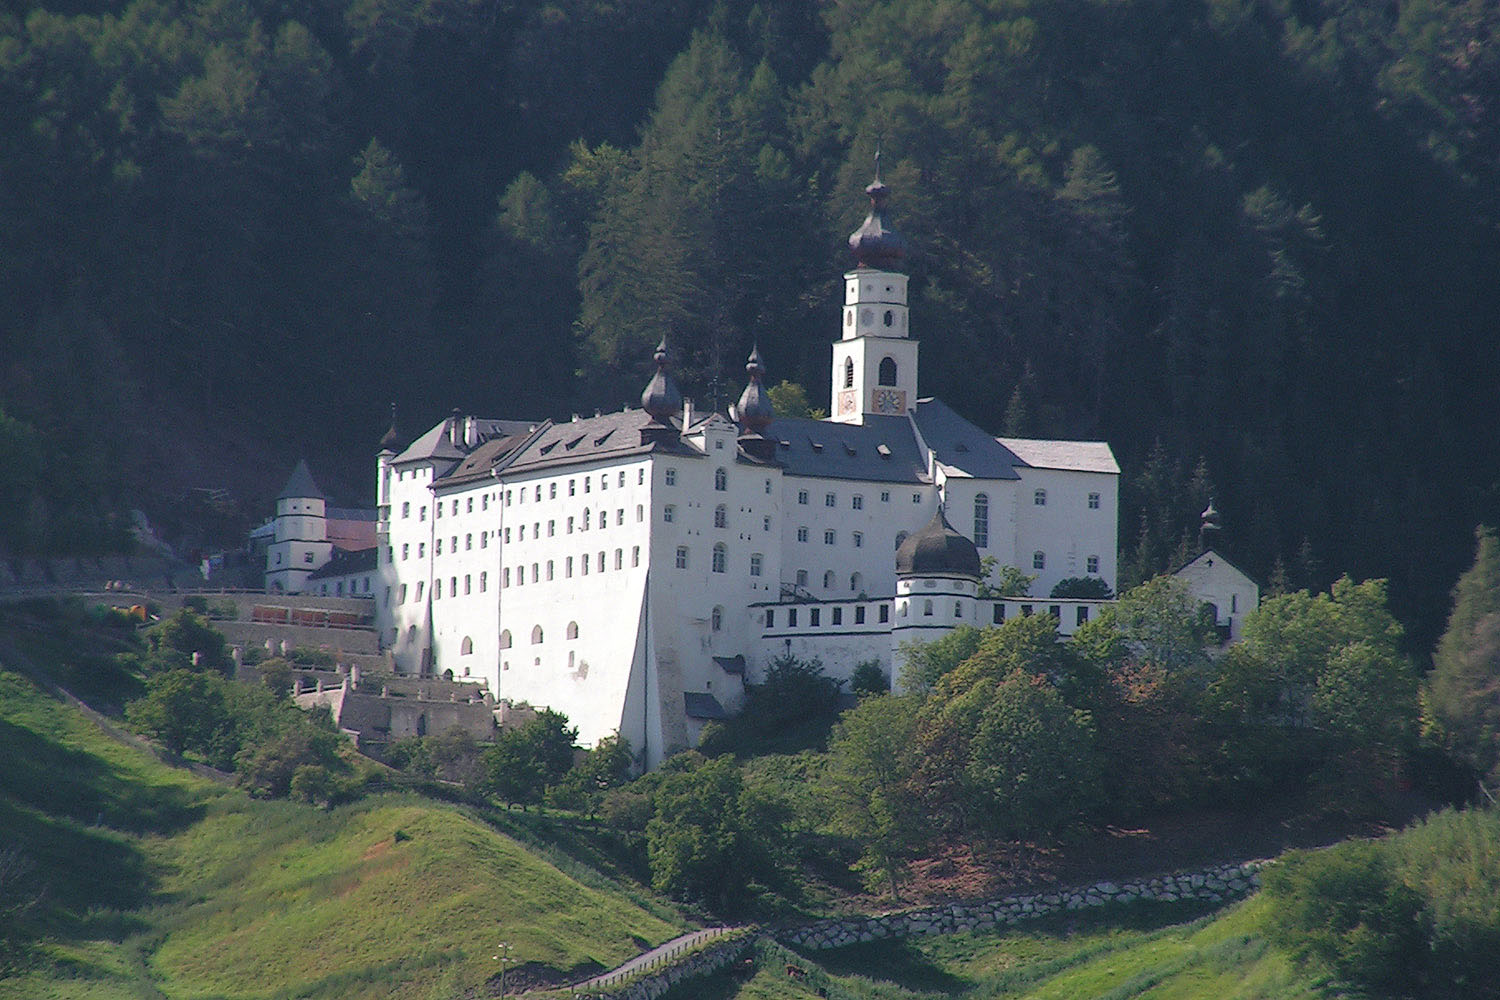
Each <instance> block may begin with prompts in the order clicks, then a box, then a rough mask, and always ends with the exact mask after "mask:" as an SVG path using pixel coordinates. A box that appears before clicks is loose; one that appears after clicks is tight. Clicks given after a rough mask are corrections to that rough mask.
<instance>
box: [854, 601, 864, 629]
mask: <svg viewBox="0 0 1500 1000" xmlns="http://www.w3.org/2000/svg"><path fill="white" fill-rule="evenodd" d="M864 623H865V606H864V605H863V604H858V605H855V607H854V624H856V625H863V624H864Z"/></svg>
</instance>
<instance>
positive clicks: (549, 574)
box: [547, 559, 552, 583]
mask: <svg viewBox="0 0 1500 1000" xmlns="http://www.w3.org/2000/svg"><path fill="white" fill-rule="evenodd" d="M547 580H548V582H549V583H550V582H551V580H552V560H551V559H548V560H547Z"/></svg>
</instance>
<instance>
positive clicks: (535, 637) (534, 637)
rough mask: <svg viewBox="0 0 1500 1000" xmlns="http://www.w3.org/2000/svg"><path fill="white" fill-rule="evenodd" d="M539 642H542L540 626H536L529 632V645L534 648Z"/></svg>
mask: <svg viewBox="0 0 1500 1000" xmlns="http://www.w3.org/2000/svg"><path fill="white" fill-rule="evenodd" d="M541 641H542V627H541V626H540V625H538V626H536V627H535V628H533V629H532V630H531V644H532V645H533V646H535V645H536V644H537V643H539V642H541Z"/></svg>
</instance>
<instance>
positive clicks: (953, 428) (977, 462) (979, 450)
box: [916, 399, 1026, 479]
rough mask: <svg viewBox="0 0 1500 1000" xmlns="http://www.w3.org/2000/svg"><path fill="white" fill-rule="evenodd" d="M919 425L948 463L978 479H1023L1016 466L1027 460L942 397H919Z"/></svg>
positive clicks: (928, 440)
mask: <svg viewBox="0 0 1500 1000" xmlns="http://www.w3.org/2000/svg"><path fill="white" fill-rule="evenodd" d="M916 421H917V429H918V430H919V431H921V432H922V440H924V441H926V442H927V447H929V448H931V449H932V450H933V451H934V452H935V453H936V454H937V460H938V461H939V462H942V463H943V464H944V465H947V466H950V467H952V468H955V469H961V470H962V471H964V472H967V473H968V474H969V475H971V476H973V477H974V478H975V479H1020V478H1021V477H1020V475H1019V474H1017V472H1016V466H1018V465H1019V466H1021V467H1023V468H1024V467H1025V465H1026V463H1025V462H1023V461H1021V459H1020V458H1018V457H1017V456H1016V453H1015V452H1013V451H1011V450H1010V449H1009V448H1007V447H1005V445H1003V444H1001V443H1000V442H999V441H997V440H995V439H994V438H993V437H991V436H990V435H988V434H986V433H985V432H984V431H982V430H980V429H979V428H978V427H976V426H975V425H974V424H972V423H970V422H969V421H967V420H965V419H964V418H963V417H961V416H959V415H958V414H957V413H956V412H954V410H953V409H952V408H951V407H950V406H949V405H948V404H947V403H944V402H943V401H942V400H938V399H919V400H917V412H916Z"/></svg>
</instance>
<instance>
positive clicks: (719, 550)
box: [713, 542, 729, 573]
mask: <svg viewBox="0 0 1500 1000" xmlns="http://www.w3.org/2000/svg"><path fill="white" fill-rule="evenodd" d="M728 563H729V550H728V549H726V548H724V543H723V542H719V543H718V544H716V545H715V546H714V561H713V571H714V572H715V573H723V572H724V571H725V570H726V569H727V568H728Z"/></svg>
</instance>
